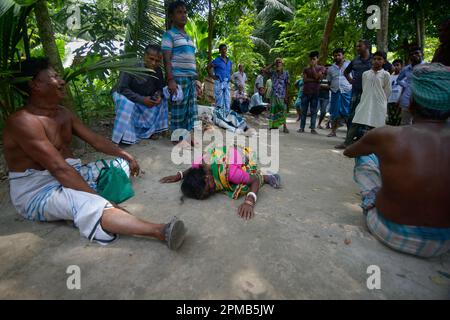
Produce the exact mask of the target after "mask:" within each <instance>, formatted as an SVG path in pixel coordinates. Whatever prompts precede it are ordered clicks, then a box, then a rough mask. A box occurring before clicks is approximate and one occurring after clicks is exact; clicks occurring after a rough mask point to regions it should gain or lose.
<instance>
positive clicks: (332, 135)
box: [327, 132, 336, 138]
mask: <svg viewBox="0 0 450 320" xmlns="http://www.w3.org/2000/svg"><path fill="white" fill-rule="evenodd" d="M327 137H328V138H331V137H336V132H330V133H329V134H327Z"/></svg>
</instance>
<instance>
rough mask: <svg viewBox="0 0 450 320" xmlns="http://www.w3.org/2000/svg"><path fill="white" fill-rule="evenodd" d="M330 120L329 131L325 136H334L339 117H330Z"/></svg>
mask: <svg viewBox="0 0 450 320" xmlns="http://www.w3.org/2000/svg"><path fill="white" fill-rule="evenodd" d="M330 121H331V132H330V133H329V134H328V135H327V137H336V131H337V128H338V126H339V119H332V120H330Z"/></svg>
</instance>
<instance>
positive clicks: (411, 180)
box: [344, 121, 450, 228]
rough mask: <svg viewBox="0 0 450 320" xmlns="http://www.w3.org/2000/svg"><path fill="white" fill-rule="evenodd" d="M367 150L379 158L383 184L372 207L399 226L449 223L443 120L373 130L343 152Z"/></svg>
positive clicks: (447, 140)
mask: <svg viewBox="0 0 450 320" xmlns="http://www.w3.org/2000/svg"><path fill="white" fill-rule="evenodd" d="M370 153H375V154H376V155H377V156H378V158H379V160H380V171H381V178H382V187H381V190H380V191H379V192H378V194H377V198H376V207H377V209H378V211H379V212H380V213H381V214H382V215H383V216H384V217H385V218H387V219H388V220H390V221H393V222H395V223H399V224H404V225H413V226H427V227H445V228H448V227H450V210H449V208H450V188H449V186H450V126H449V124H448V123H445V122H433V121H427V122H425V121H424V122H419V123H417V124H414V125H412V126H403V127H382V128H378V129H374V130H372V131H370V132H369V133H368V134H367V135H365V136H364V137H363V138H362V139H361V140H360V141H358V142H357V143H355V144H354V145H352V146H350V147H349V148H348V149H347V150H346V151H345V153H344V154H345V155H347V156H350V157H354V156H359V155H363V154H370Z"/></svg>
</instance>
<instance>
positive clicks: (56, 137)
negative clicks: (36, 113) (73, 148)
mask: <svg viewBox="0 0 450 320" xmlns="http://www.w3.org/2000/svg"><path fill="white" fill-rule="evenodd" d="M39 121H40V122H41V123H42V126H43V128H44V130H45V134H46V136H47V138H48V140H49V141H50V143H52V144H53V145H54V146H55V147H56V148H57V149H61V148H64V147H65V146H68V145H69V144H70V140H71V137H72V124H71V121H70V118H68V117H67V116H65V115H64V114H61V115H57V116H55V117H39Z"/></svg>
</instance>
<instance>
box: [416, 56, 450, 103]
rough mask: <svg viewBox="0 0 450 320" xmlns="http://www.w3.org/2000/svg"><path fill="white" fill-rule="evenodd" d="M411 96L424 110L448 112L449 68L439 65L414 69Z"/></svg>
mask: <svg viewBox="0 0 450 320" xmlns="http://www.w3.org/2000/svg"><path fill="white" fill-rule="evenodd" d="M412 96H413V99H414V101H415V102H416V103H417V104H419V105H421V106H422V107H424V108H428V109H433V110H441V111H447V110H450V68H449V67H446V66H444V65H443V64H440V63H424V64H421V65H418V66H416V67H414V71H413V79H412Z"/></svg>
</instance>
